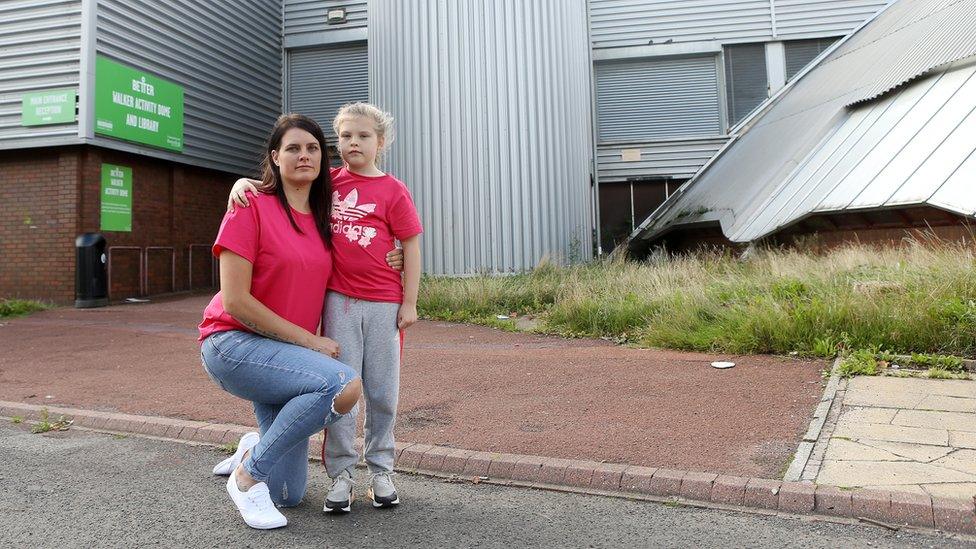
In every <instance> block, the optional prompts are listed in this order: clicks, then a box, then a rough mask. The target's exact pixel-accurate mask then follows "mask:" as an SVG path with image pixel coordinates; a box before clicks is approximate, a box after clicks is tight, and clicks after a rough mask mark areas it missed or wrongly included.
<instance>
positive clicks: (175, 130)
mask: <svg viewBox="0 0 976 549" xmlns="http://www.w3.org/2000/svg"><path fill="white" fill-rule="evenodd" d="M95 133H97V134H100V135H104V136H108V137H115V138H117V139H124V140H126V141H134V142H136V143H144V144H146V145H152V146H154V147H160V148H163V149H169V150H171V151H182V150H183V87H182V86H177V85H176V84H173V83H172V82H169V81H167V80H163V79H162V78H159V77H158V76H154V75H152V74H149V73H147V72H143V71H140V70H136V69H133V68H131V67H127V66H126V65H122V64H121V63H116V62H115V61H112V60H111V59H108V58H106V57H102V56H98V57H97V58H96V59H95Z"/></svg>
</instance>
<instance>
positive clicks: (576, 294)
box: [419, 242, 976, 358]
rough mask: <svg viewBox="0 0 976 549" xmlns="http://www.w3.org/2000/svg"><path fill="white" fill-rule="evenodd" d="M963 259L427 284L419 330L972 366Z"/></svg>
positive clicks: (849, 249)
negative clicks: (892, 357) (430, 325)
mask: <svg viewBox="0 0 976 549" xmlns="http://www.w3.org/2000/svg"><path fill="white" fill-rule="evenodd" d="M974 267H976V249H974V248H972V247H966V246H963V245H955V244H947V243H942V244H940V245H937V246H930V245H926V244H923V243H917V242H916V243H914V244H910V245H907V246H904V247H901V248H886V249H877V248H871V247H867V246H862V245H851V246H846V247H842V248H837V249H834V250H831V251H828V252H825V253H822V254H813V253H806V252H802V251H797V250H773V249H766V250H758V251H757V252H756V253H755V254H753V255H752V256H751V257H750V258H749V259H748V260H740V259H739V258H738V257H737V256H735V255H733V254H732V253H729V252H717V251H716V252H711V253H703V254H698V255H686V256H678V257H668V256H666V255H664V254H655V255H654V256H652V258H651V259H649V260H647V261H644V262H637V261H628V260H625V259H621V258H615V259H612V260H604V261H593V262H590V263H586V264H579V265H573V266H568V267H564V266H559V265H555V264H553V263H551V262H544V263H542V264H540V265H539V266H538V267H537V268H536V269H534V270H533V271H531V272H529V273H525V274H517V275H511V276H488V275H478V276H473V277H467V278H443V277H427V278H425V279H424V282H423V284H421V293H420V300H419V309H420V312H421V315H422V316H423V317H425V318H428V319H437V320H447V321H456V322H473V323H479V324H489V325H490V324H492V323H493V322H497V316H498V315H504V316H509V317H513V314H514V315H518V316H522V315H532V316H534V317H536V318H537V319H538V320H539V328H538V331H542V332H547V333H553V334H560V335H566V336H585V337H603V338H606V339H611V340H614V341H618V342H621V343H630V344H634V345H637V346H641V347H661V348H670V349H681V350H690V351H703V352H713V353H728V354H746V353H771V354H781V355H790V354H792V353H795V354H796V355H799V356H809V357H824V358H829V357H833V356H836V355H837V354H838V353H843V352H845V351H849V350H851V349H870V348H874V347H877V348H879V349H885V350H888V351H890V352H892V353H901V354H911V353H920V354H937V355H955V356H964V357H971V356H976V277H974V276H973V274H972V273H973V270H974Z"/></svg>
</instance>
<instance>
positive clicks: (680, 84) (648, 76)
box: [596, 55, 722, 142]
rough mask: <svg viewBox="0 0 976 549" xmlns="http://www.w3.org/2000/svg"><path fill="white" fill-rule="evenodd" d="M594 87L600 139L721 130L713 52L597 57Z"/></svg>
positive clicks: (639, 138) (712, 133)
mask: <svg viewBox="0 0 976 549" xmlns="http://www.w3.org/2000/svg"><path fill="white" fill-rule="evenodd" d="M596 88H597V89H596V102H597V126H598V135H599V140H600V141H601V142H609V141H648V140H654V139H667V138H675V137H690V136H716V135H721V134H722V128H721V122H720V114H719V98H718V76H717V69H716V59H715V57H714V56H711V55H709V56H697V57H684V58H669V59H656V60H655V59H642V60H640V61H608V62H601V63H599V64H597V66H596Z"/></svg>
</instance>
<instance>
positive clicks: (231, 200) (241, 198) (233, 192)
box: [227, 177, 261, 212]
mask: <svg viewBox="0 0 976 549" xmlns="http://www.w3.org/2000/svg"><path fill="white" fill-rule="evenodd" d="M260 183H261V182H260V181H258V180H256V179H248V178H246V177H242V178H240V179H238V180H237V181H235V182H234V186H233V187H231V189H230V196H229V197H227V211H228V212H233V211H234V204H237V205H238V206H243V207H245V208H246V207H248V206H250V205H251V203H250V202H249V201H248V199H247V195H246V194H244V193H246V192H248V191H250V192H252V193H254V194H257V192H258V188H257V187H256V186H255V185H258V184H260Z"/></svg>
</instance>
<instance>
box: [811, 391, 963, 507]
mask: <svg viewBox="0 0 976 549" xmlns="http://www.w3.org/2000/svg"><path fill="white" fill-rule="evenodd" d="M818 443H820V444H825V445H826V451H825V453H824V459H823V461H822V462H821V464H820V466H819V468H818V470H817V472H816V475H815V476H814V477H813V478H815V479H816V482H817V483H819V484H823V485H834V486H844V487H863V488H878V489H884V490H894V491H897V492H905V493H913V494H925V495H928V496H931V497H933V498H955V499H957V500H959V501H973V498H974V496H976V382H974V381H971V380H933V379H922V378H912V377H887V376H878V377H856V378H853V379H850V380H849V381H848V382H847V384H846V388H845V390H844V391H843V397H842V400H841V411H840V414H839V416H838V420H837V422H836V425H835V426H834V428H833V430H832V431H829V432H824V433H822V435H821V438H820V439H819V440H818Z"/></svg>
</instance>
